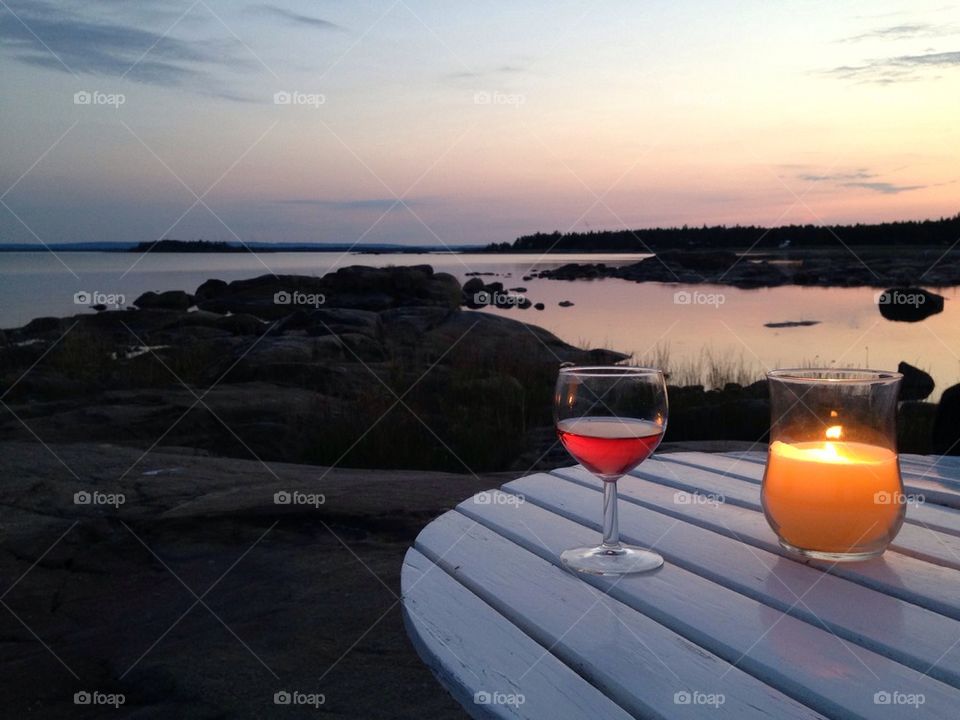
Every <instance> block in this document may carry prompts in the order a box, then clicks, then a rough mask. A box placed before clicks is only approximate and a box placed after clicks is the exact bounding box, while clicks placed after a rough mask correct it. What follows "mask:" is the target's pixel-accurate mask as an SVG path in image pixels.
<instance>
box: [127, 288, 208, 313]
mask: <svg viewBox="0 0 960 720" xmlns="http://www.w3.org/2000/svg"><path fill="white" fill-rule="evenodd" d="M133 304H134V305H136V306H137V307H138V308H141V309H161V310H186V309H187V308H189V307H191V306H192V305H193V296H192V295H190V294H189V293H185V292H184V291H183V290H168V291H166V292H162V293H160V294H157V293H155V292H145V293H144V294H143V295H141V296H140V297H138V298H137V299H136V300H134V301H133Z"/></svg>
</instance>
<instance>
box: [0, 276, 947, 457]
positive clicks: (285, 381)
mask: <svg viewBox="0 0 960 720" xmlns="http://www.w3.org/2000/svg"><path fill="white" fill-rule="evenodd" d="M474 280H476V281H477V282H479V283H480V286H481V287H487V284H485V283H483V281H481V280H479V279H476V278H474V279H471V280H470V281H468V283H467V285H468V286H469V283H470V282H473V281H474ZM471 287H474V288H475V287H477V285H476V284H474V285H473V286H471ZM164 295H165V293H159V294H158V293H154V294H153V295H150V296H149V299H148V300H147V301H146V305H147V307H145V308H143V309H128V310H116V311H111V312H103V313H98V314H92V313H86V314H82V315H77V316H75V317H73V318H64V319H58V318H38V319H35V320H33V321H31V322H30V323H28V324H27V325H26V326H24V327H21V328H15V329H11V330H6V331H4V332H3V334H2V335H0V368H2V369H3V370H2V380H3V381H4V382H5V383H6V385H7V386H8V387H10V386H12V388H11V390H10V391H9V394H8V396H7V397H6V399H5V402H6V403H7V404H8V405H9V406H10V407H11V409H12V410H13V412H14V413H16V415H17V416H19V417H21V418H23V419H24V421H25V422H27V424H28V426H29V428H30V429H31V430H32V431H34V432H36V433H37V436H39V437H41V438H45V439H48V440H53V439H56V440H57V441H60V442H112V443H121V444H125V445H129V446H134V447H148V446H149V445H150V444H151V443H153V442H155V441H156V440H157V438H158V437H161V436H162V437H163V442H164V444H169V445H176V446H179V447H192V448H196V449H199V450H202V451H205V452H209V453H213V454H217V455H222V456H228V457H252V456H257V457H260V458H263V459H264V460H267V461H274V460H277V461H289V462H299V463H313V464H333V463H337V464H340V465H343V466H352V467H381V468H417V469H437V470H450V471H463V470H464V469H465V467H466V468H469V469H470V470H473V471H477V472H480V471H492V470H504V469H506V468H508V467H511V466H512V464H513V463H514V462H515V461H516V459H517V458H518V457H520V456H522V455H523V454H524V453H527V452H529V451H530V448H531V443H532V442H536V440H535V439H531V438H533V437H534V436H533V435H531V432H533V433H534V435H536V432H539V430H538V429H539V428H545V427H546V428H549V427H550V425H551V416H552V405H551V403H552V395H553V385H554V382H555V379H556V372H557V368H558V367H559V366H560V364H561V363H563V362H573V363H576V364H610V363H615V362H620V361H622V360H624V359H626V358H627V356H626V355H624V354H622V353H617V352H614V351H610V350H602V349H596V350H583V349H579V348H576V347H573V346H571V345H569V344H567V343H565V342H563V341H561V340H560V339H559V338H557V337H556V336H555V335H553V334H551V333H549V332H547V331H546V330H544V329H542V328H540V327H537V326H535V325H528V324H524V323H522V322H518V321H517V320H513V319H510V318H506V317H502V316H499V315H495V314H492V313H484V312H470V311H465V310H462V309H461V305H460V304H461V302H462V301H463V299H464V295H465V293H464V290H463V288H461V287H460V284H459V283H458V282H457V280H456V279H455V278H453V277H452V276H449V275H446V274H444V273H434V272H433V270H432V268H430V267H429V266H416V267H408V268H389V269H375V268H364V267H351V268H343V269H342V270H340V271H338V272H336V273H332V274H330V275H327V276H324V277H322V278H317V277H303V276H280V277H274V276H269V275H267V276H262V277H259V278H253V279H249V280H240V281H235V282H231V283H227V282H223V281H221V280H208V281H206V282H204V283H203V284H202V285H201V286H200V287H199V288H198V289H197V290H196V292H195V293H194V294H193V297H192V302H193V303H194V307H193V308H191V309H190V310H184V309H182V306H183V304H184V302H185V301H184V300H183V298H182V297H178V298H175V300H176V302H173V303H171V304H173V305H175V306H179V308H180V309H173V308H164V307H155V306H153V305H155V300H156V299H158V298H163V297H164ZM184 295H187V294H186V293H184ZM163 304H166V302H165V301H163ZM533 307H537V308H538V309H542V308H543V307H544V306H543V305H542V304H540V303H538V304H537V305H536V306H533ZM30 368H32V369H30ZM28 369H30V371H29V372H27V370H28ZM914 371H915V372H914ZM904 374H905V375H907V381H906V382H905V387H904V394H903V397H902V400H905V401H910V402H912V403H914V404H916V405H917V406H918V407H919V406H923V407H920V408H919V409H916V408H915V409H912V410H911V412H913V413H914V415H915V416H916V417H918V418H921V420H918V421H916V422H914V421H911V423H910V428H909V429H910V430H911V431H912V432H914V433H915V434H916V437H915V438H913V439H911V443H913V444H911V445H910V446H909V448H907V447H906V446H905V448H904V449H905V450H907V449H909V450H910V451H916V452H924V451H927V450H925V449H924V448H927V447H929V442H930V428H931V423H932V416H931V415H930V412H929V410H928V409H926V408H927V405H926V404H925V403H920V402H918V401H920V400H922V399H923V398H925V397H927V396H929V394H930V391H931V390H932V388H931V387H930V385H931V383H932V380H929V376H927V375H926V374H925V373H922V372H921V371H919V370H916V369H913V370H908V371H907V372H905V373H904ZM21 376H22V378H21ZM18 378H20V379H18ZM765 393H766V387H765V384H764V383H760V384H755V385H750V386H748V387H747V388H740V386H736V385H728V386H727V387H725V388H721V389H716V390H705V389H704V388H702V387H687V388H681V387H677V388H671V421H670V425H669V428H668V433H667V438H666V439H667V441H671V442H674V441H684V440H695V441H702V440H718V439H729V440H748V441H754V440H756V439H757V438H759V437H761V436H762V435H763V433H764V432H765V431H766V429H767V426H768V424H769V417H768V410H767V408H766V406H765V403H766V398H765ZM198 398H202V402H198ZM908 404H909V403H906V402H905V403H904V406H906V405H908ZM930 407H933V406H930ZM534 431H536V432H534ZM718 433H720V436H718ZM548 434H549V433H548ZM28 437H30V435H29V432H28V431H27V430H26V429H25V428H24V426H23V425H21V424H20V422H19V421H18V420H17V419H16V417H14V416H13V415H10V414H8V415H7V417H5V418H2V419H0V440H4V439H7V440H16V439H27V438H28ZM924 443H925V444H924Z"/></svg>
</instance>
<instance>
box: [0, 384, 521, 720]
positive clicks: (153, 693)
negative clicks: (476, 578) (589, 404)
mask: <svg viewBox="0 0 960 720" xmlns="http://www.w3.org/2000/svg"><path fill="white" fill-rule="evenodd" d="M371 380H372V378H371ZM208 399H209V398H208ZM172 421H173V420H172V419H171V422H172ZM284 431H286V432H289V431H290V426H288V427H287V428H284V429H281V428H277V427H276V426H271V425H262V426H260V430H259V432H258V433H250V434H244V433H243V431H240V432H239V434H241V435H242V436H243V437H244V438H245V439H246V440H247V441H249V439H250V438H251V437H256V436H257V435H258V434H270V435H274V436H278V435H279V436H282V434H283V432H284ZM156 439H157V438H156V436H155V437H153V438H147V439H145V441H144V442H145V444H144V445H143V447H142V448H129V447H121V446H116V445H101V444H97V443H89V444H84V445H67V444H65V445H54V444H53V440H52V438H48V442H49V443H50V445H51V447H50V452H49V453H48V452H47V450H44V449H43V448H42V447H40V446H39V445H38V443H37V441H36V440H33V439H31V440H30V441H29V442H23V443H17V442H13V443H4V444H3V445H2V446H0V473H2V476H3V478H4V482H3V487H2V489H0V492H2V495H0V526H2V527H3V545H4V553H3V556H2V558H0V572H2V575H3V577H4V578H11V580H9V581H8V582H7V583H6V584H5V585H4V590H7V589H8V588H10V585H11V583H12V582H13V580H12V579H15V578H21V577H22V578H23V581H22V582H20V583H18V584H17V586H16V587H15V588H10V592H9V594H7V595H6V596H5V598H4V603H5V604H7V605H8V606H9V608H10V610H12V611H13V612H16V613H17V615H18V616H20V617H22V618H24V622H27V623H29V627H30V629H29V630H28V629H27V628H25V627H23V626H22V625H20V624H19V623H18V622H17V621H16V620H14V619H13V617H12V616H10V613H9V612H8V611H7V610H6V609H4V613H5V614H7V615H8V616H10V619H9V620H8V621H6V625H5V626H4V640H5V645H6V646H7V648H6V652H5V653H4V675H3V679H4V680H3V681H4V686H5V687H7V688H11V689H13V688H15V689H16V692H13V691H12V690H11V691H10V692H7V693H5V696H4V706H3V714H4V716H6V717H8V718H16V717H21V718H26V717H38V718H52V717H67V716H69V717H77V718H79V717H86V718H93V717H109V716H110V715H111V714H115V715H116V717H125V718H132V717H138V718H164V717H166V718H176V717H179V718H194V719H197V720H212V719H213V718H218V717H219V718H223V717H232V718H254V717H276V716H278V715H285V716H288V717H290V718H291V719H292V718H298V717H308V716H310V715H311V713H312V714H313V716H315V717H322V716H324V715H325V714H327V713H326V710H327V709H328V708H334V707H339V708H345V709H346V710H345V711H344V714H346V715H347V716H350V717H358V718H386V717H399V716H409V717H424V718H427V717H429V718H431V720H460V719H462V718H464V717H465V713H464V711H463V710H462V708H460V707H459V706H458V705H457V703H456V701H454V700H453V699H452V698H451V697H450V696H449V695H448V694H447V693H446V692H444V690H443V689H442V688H441V687H440V686H439V685H438V684H437V683H436V681H435V679H434V678H433V676H432V675H431V674H430V671H429V669H428V668H427V666H426V665H425V664H424V663H422V662H421V661H420V659H419V658H418V657H417V655H416V652H415V651H414V649H413V646H412V645H411V644H410V642H409V639H408V638H407V634H406V632H405V631H404V627H403V619H402V615H401V613H399V612H397V611H393V612H387V611H388V610H389V609H390V602H391V601H392V598H391V597H390V593H388V592H387V591H386V590H385V589H384V587H383V586H382V585H380V584H379V582H378V579H381V578H382V579H381V580H380V582H383V583H385V584H386V585H387V586H388V587H389V588H390V591H391V592H393V593H396V594H397V595H399V593H400V582H399V580H400V570H401V567H402V565H403V558H404V554H405V553H406V551H407V549H408V548H409V547H410V545H411V544H412V543H413V541H414V538H415V537H416V536H417V534H418V533H419V531H420V530H421V529H422V528H423V526H424V525H425V524H426V522H427V521H428V520H429V519H432V518H434V517H437V516H438V515H441V514H442V513H443V512H445V511H446V510H447V509H448V508H451V507H454V506H456V505H457V504H458V503H459V502H461V501H462V500H463V499H465V498H469V497H471V496H472V495H473V494H474V493H476V492H478V491H480V490H483V489H485V488H491V487H496V486H497V485H499V484H502V483H503V482H504V480H505V478H502V477H500V478H498V477H494V476H489V475H486V476H484V475H481V476H479V477H478V476H475V475H472V474H453V473H429V472H423V471H416V472H414V471H402V470H390V471H385V472H379V471H373V470H344V469H341V468H329V467H317V466H312V465H294V464H271V466H270V472H267V471H266V469H265V467H264V465H263V464H261V463H260V462H258V461H256V460H253V459H242V460H240V459H238V460H232V459H227V458H222V457H203V456H201V455H197V454H195V453H193V454H191V453H187V452H184V451H183V450H181V449H179V448H173V447H169V446H158V447H156V448H155V449H153V450H152V451H151V452H150V453H149V454H147V455H146V456H144V452H143V450H144V449H146V448H147V447H149V445H150V443H151V442H153V440H156ZM54 453H55V456H54ZM247 457H248V458H249V457H250V456H249V455H248V456H247ZM57 458H60V459H62V462H63V465H61V464H60V460H58V459H57ZM68 468H69V469H68ZM71 472H76V473H77V476H78V477H74V476H73V475H72V474H71ZM78 478H79V479H78ZM79 490H87V491H93V490H99V491H100V492H102V493H111V494H112V493H122V494H123V495H124V498H125V500H126V502H125V503H124V504H122V505H120V506H119V507H118V508H116V509H114V507H112V506H96V505H93V504H90V505H76V504H74V501H73V496H74V493H75V492H78V491H79ZM294 491H298V492H300V493H303V494H323V496H324V502H323V504H320V505H319V506H315V505H312V504H296V503H290V504H277V503H276V502H275V499H274V498H275V495H276V494H277V493H281V492H287V493H292V492H294ZM121 523H123V525H121ZM331 530H332V532H331ZM334 533H335V534H334ZM261 535H262V536H263V537H262V538H260V539H261V541H262V542H259V543H258V542H257V541H258V537H260V536H261ZM340 539H343V542H347V543H349V544H350V547H351V548H356V552H357V553H358V554H360V555H361V556H362V557H363V563H358V562H357V560H356V559H355V557H354V556H353V555H352V554H350V553H349V552H346V551H345V550H344V548H343V545H341V544H340V542H341V540H340ZM54 540H56V541H57V542H56V546H55V547H53V541H54ZM141 542H142V543H143V545H141V544H140V543H141ZM144 546H147V547H149V548H150V551H153V552H155V553H156V554H157V557H159V558H162V559H163V561H164V562H165V563H169V571H168V569H167V568H165V567H164V566H163V565H161V564H160V562H158V561H157V560H156V559H155V558H154V557H153V556H152V555H151V554H150V551H148V550H147V547H144ZM41 554H42V557H41ZM239 558H242V562H241V561H239V560H238V559H239ZM232 565H235V567H231V566H232ZM370 572H376V573H377V578H378V579H374V578H373V577H372V576H371V575H370ZM173 573H176V576H175V575H174V574H173ZM221 576H222V577H221ZM179 578H182V582H183V583H184V584H181V582H180V581H179ZM218 578H219V579H218ZM318 578H324V579H325V580H324V581H320V582H318V581H317V579H318ZM215 580H216V581H217V583H218V584H217V587H216V588H215V589H214V590H213V591H212V592H211V593H210V595H208V596H207V597H206V600H205V601H206V602H207V603H209V605H210V608H211V609H212V610H213V611H214V612H216V613H217V615H218V616H220V617H222V618H223V622H224V623H225V624H226V625H227V626H228V627H229V630H230V631H229V632H228V631H227V630H226V629H225V628H224V625H223V624H221V623H220V622H218V621H217V620H216V619H215V618H214V617H213V615H212V614H211V613H210V612H208V611H207V610H206V609H204V608H203V607H202V606H197V607H195V608H193V610H192V611H191V612H190V613H189V614H188V615H185V616H183V615H184V613H185V612H186V611H187V608H188V607H189V606H190V604H191V602H193V600H194V598H193V597H192V596H191V595H190V592H188V590H187V589H186V588H185V587H184V585H186V586H187V587H189V588H190V591H193V592H196V594H197V595H198V596H201V595H203V593H204V591H205V590H206V589H208V588H209V587H210V585H211V583H213V582H214V581H215ZM280 588H282V589H280ZM278 589H280V590H278ZM181 616H183V617H182V622H181V623H179V624H177V621H178V620H179V619H181ZM121 618H123V620H119V619H121ZM175 624H177V627H176V628H175V629H174V630H172V631H171V628H172V627H173V626H174V625H175ZM373 626H375V632H370V633H368V634H367V635H366V637H364V633H365V632H367V631H368V630H369V628H370V627H373ZM31 632H35V633H36V635H37V636H38V637H40V638H43V639H44V642H49V643H50V646H51V648H53V649H54V650H53V651H54V652H56V654H57V655H58V656H59V657H62V658H64V659H65V662H66V663H67V664H68V665H69V667H70V669H71V671H72V672H76V673H77V675H79V676H80V678H82V682H78V681H76V680H75V679H74V678H73V677H72V675H71V674H70V672H67V671H66V670H64V669H63V667H62V666H60V665H59V664H57V668H58V671H56V672H52V671H51V668H52V667H53V665H52V663H57V661H56V660H55V659H53V657H52V656H51V654H49V653H48V652H47V651H46V650H45V649H44V647H43V645H41V643H40V642H38V641H37V639H36V638H35V637H34V636H33V635H32V634H31ZM232 633H235V635H236V636H234V634H232ZM305 637H309V638H310V642H303V638H305ZM158 638H163V640H162V642H157V639H158ZM237 638H242V640H241V641H238V639H237ZM354 640H357V646H356V648H354V649H353V651H352V652H349V653H347V652H346V650H347V649H348V648H349V646H350V644H351V643H352V642H353V641H354ZM248 643H249V644H248ZM154 644H155V647H153V648H152V649H150V652H148V653H145V650H146V649H148V648H150V646H151V645H154ZM251 653H256V656H257V658H260V659H261V660H262V661H263V663H264V664H265V665H267V666H269V667H270V668H271V669H274V670H275V671H276V672H277V673H278V674H280V675H281V677H282V679H283V682H282V684H281V683H278V681H277V680H276V679H275V678H274V676H273V675H272V674H271V673H270V672H268V671H267V670H266V669H264V667H263V666H261V665H260V664H259V662H258V660H257V659H256V658H254V657H253V655H252V654H251ZM141 655H142V656H143V657H141ZM138 658H139V662H138V663H137V665H136V667H135V668H131V665H132V664H133V662H134V660H137V659H138ZM334 662H338V664H339V665H338V669H337V674H336V675H335V676H331V678H330V682H326V681H324V682H318V680H317V672H316V670H315V667H316V664H318V663H319V664H322V665H323V666H324V667H329V666H330V665H332V664H333V663H334ZM128 668H130V670H131V672H130V674H129V675H127V677H126V679H125V680H123V681H118V680H116V678H117V677H118V675H119V674H120V673H122V672H123V671H124V670H126V669H128ZM341 673H342V674H341ZM372 677H376V678H377V684H378V687H377V689H376V691H375V692H371V690H370V684H369V681H370V678H372ZM284 687H287V688H290V689H293V688H299V689H301V691H302V692H323V693H325V699H326V704H325V705H324V706H321V710H320V711H317V710H314V709H313V708H312V707H310V706H305V707H306V709H303V708H299V709H298V708H297V707H293V706H291V707H288V708H285V712H282V713H279V712H278V711H277V706H276V705H275V704H274V694H275V693H276V692H277V691H278V690H279V689H282V688H284ZM82 688H89V689H91V690H93V689H94V688H96V689H98V690H99V691H101V692H122V693H124V695H125V700H126V702H125V705H122V706H120V707H121V709H120V710H119V711H113V710H112V708H111V709H109V710H104V709H103V708H102V707H101V708H99V709H98V708H97V707H94V706H88V707H79V708H78V707H77V706H75V705H73V704H72V698H73V694H74V693H75V692H77V690H79V689H82ZM57 707H60V708H61V710H60V711H57V710H55V708H57ZM390 707H392V708H395V710H394V711H391V710H389V709H388V710H386V711H385V710H384V708H390ZM45 708H46V709H45ZM47 710H50V712H47ZM67 710H69V712H67ZM286 711H289V712H286ZM334 714H339V713H334Z"/></svg>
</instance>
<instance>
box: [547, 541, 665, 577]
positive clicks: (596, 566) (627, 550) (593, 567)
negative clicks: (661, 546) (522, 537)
mask: <svg viewBox="0 0 960 720" xmlns="http://www.w3.org/2000/svg"><path fill="white" fill-rule="evenodd" d="M560 562H562V563H563V565H564V567H566V568H567V569H569V570H573V571H575V572H581V573H588V574H590V575H633V574H635V573H643V572H650V571H651V570H656V569H657V568H658V567H660V566H661V565H663V558H662V557H660V556H659V555H658V554H657V553H655V552H653V551H651V550H646V549H645V548H641V547H635V546H633V545H620V546H619V547H618V548H606V547H604V546H603V545H599V546H597V547H581V548H572V549H570V550H564V551H563V552H562V553H560Z"/></svg>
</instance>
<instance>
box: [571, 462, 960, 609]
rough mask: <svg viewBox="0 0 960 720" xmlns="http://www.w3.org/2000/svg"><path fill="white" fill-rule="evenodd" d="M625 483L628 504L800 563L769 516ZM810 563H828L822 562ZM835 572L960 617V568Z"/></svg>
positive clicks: (915, 563) (591, 483)
mask: <svg viewBox="0 0 960 720" xmlns="http://www.w3.org/2000/svg"><path fill="white" fill-rule="evenodd" d="M554 474H557V475H559V476H560V477H566V478H569V479H571V480H574V481H575V482H579V483H581V484H584V485H587V486H588V487H600V480H598V479H597V478H596V477H594V476H593V475H591V474H590V473H588V472H587V471H585V470H584V469H583V468H569V469H564V470H555V471H554ZM619 486H620V488H619V489H620V496H621V498H622V499H623V500H624V501H626V502H633V503H637V504H640V505H644V506H646V507H650V508H653V509H655V510H657V511H659V512H663V513H666V514H667V515H671V516H673V517H679V518H681V519H683V520H686V521H687V522H690V523H693V524H695V525H700V526H701V527H705V528H707V529H709V530H713V531H714V532H717V533H720V534H721V535H727V536H728V537H733V538H736V539H737V540H739V541H741V542H746V543H748V544H750V545H752V546H754V547H759V548H763V549H764V550H769V551H770V552H773V553H775V554H777V555H781V556H783V557H785V558H788V559H790V560H794V561H795V562H800V560H799V559H797V558H796V556H794V555H793V554H791V553H789V552H788V551H787V550H784V549H783V548H782V547H780V544H779V542H777V539H776V536H775V535H774V534H773V531H772V530H771V529H770V526H769V525H767V521H766V519H765V518H764V517H763V515H762V514H760V513H758V512H755V511H753V510H747V509H746V508H742V507H737V506H736V505H728V504H724V503H721V504H717V505H713V504H704V503H688V504H683V503H678V502H677V496H676V491H674V490H673V489H671V488H668V487H666V486H664V485H660V484H658V483H652V482H649V481H647V480H643V479H641V478H638V477H632V476H628V477H625V478H623V479H622V480H621V481H620V483H619ZM807 562H808V563H809V564H814V565H824V566H826V564H824V563H821V562H816V561H807ZM831 572H832V573H833V574H835V575H838V576H840V577H845V578H847V579H849V580H853V581H854V582H858V583H860V584H861V585H865V586H867V587H872V588H874V589H877V590H880V591H881V592H884V593H887V594H888V595H893V596H894V597H899V598H901V599H902V600H906V601H907V602H912V603H914V604H917V605H920V606H922V607H926V608H928V609H930V610H934V611H935V612H939V613H942V614H944V615H948V616H949V617H952V618H954V619H957V620H960V593H958V592H957V588H958V587H960V572H958V571H956V570H953V569H950V568H944V567H941V566H938V565H932V564H930V563H927V562H924V561H922V560H918V559H916V558H912V557H909V556H906V555H903V554H900V553H885V554H884V556H883V557H882V558H881V559H877V560H870V561H866V562H857V563H837V564H835V565H832V566H831Z"/></svg>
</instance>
